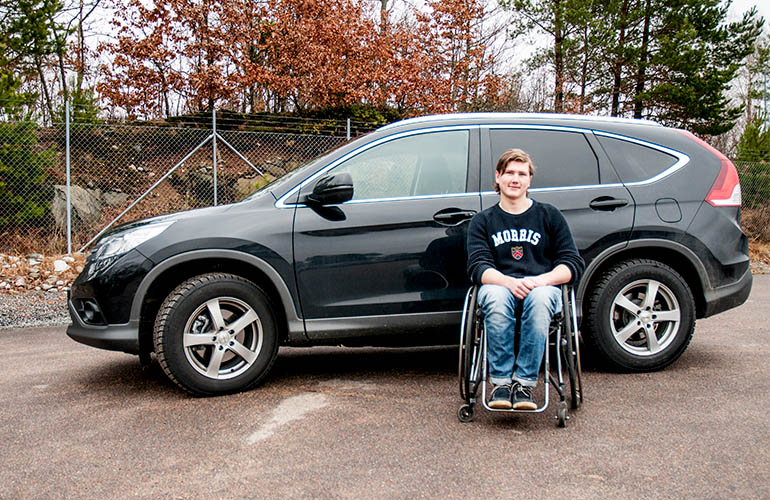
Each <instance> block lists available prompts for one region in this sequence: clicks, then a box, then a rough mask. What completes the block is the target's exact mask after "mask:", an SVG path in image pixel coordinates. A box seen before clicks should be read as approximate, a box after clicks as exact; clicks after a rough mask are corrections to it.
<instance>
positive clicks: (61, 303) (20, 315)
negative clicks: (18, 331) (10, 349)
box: [0, 291, 70, 330]
mask: <svg viewBox="0 0 770 500" xmlns="http://www.w3.org/2000/svg"><path fill="white" fill-rule="evenodd" d="M69 322H70V316H69V312H68V311H67V294H66V293H62V292H58V291H57V292H37V291H34V292H30V293H25V294H20V295H11V294H5V293H4V294H0V330H3V329H7V328H24V327H29V326H58V325H66V324H68V323H69Z"/></svg>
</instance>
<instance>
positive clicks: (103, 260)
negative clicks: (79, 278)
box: [87, 221, 174, 279]
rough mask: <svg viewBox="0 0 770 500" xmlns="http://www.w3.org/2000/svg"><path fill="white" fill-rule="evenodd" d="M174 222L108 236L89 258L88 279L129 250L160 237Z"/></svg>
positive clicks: (151, 225)
mask: <svg viewBox="0 0 770 500" xmlns="http://www.w3.org/2000/svg"><path fill="white" fill-rule="evenodd" d="M173 223H174V221H169V222H158V223H156V224H147V225H145V226H139V227H136V228H132V229H127V230H125V231H123V232H120V233H116V234H113V235H111V236H107V237H106V238H104V239H103V240H102V241H100V242H99V244H98V245H97V246H96V248H94V249H93V250H92V251H91V255H89V256H88V259H87V261H88V263H89V264H90V265H89V266H88V279H91V278H92V277H94V276H96V275H97V274H98V273H100V272H102V271H104V270H105V269H107V268H108V267H110V266H111V265H112V263H113V262H115V261H116V260H118V258H119V257H120V256H121V255H123V254H125V253H127V252H128V251H129V250H131V249H133V248H136V247H137V246H139V245H141V244H142V243H144V242H145V241H147V240H149V239H150V238H154V237H156V236H158V235H159V234H160V233H162V232H163V231H165V230H166V229H168V227H169V226H170V225H171V224H173Z"/></svg>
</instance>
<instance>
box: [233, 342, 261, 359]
mask: <svg viewBox="0 0 770 500" xmlns="http://www.w3.org/2000/svg"><path fill="white" fill-rule="evenodd" d="M230 350H232V351H233V352H235V353H236V354H238V355H239V356H240V357H242V358H243V359H245V360H246V362H247V363H248V364H253V363H254V362H255V361H256V360H257V353H256V352H254V351H251V350H249V348H248V347H246V346H245V345H243V344H241V343H240V342H238V341H236V342H235V345H233V346H231V347H230Z"/></svg>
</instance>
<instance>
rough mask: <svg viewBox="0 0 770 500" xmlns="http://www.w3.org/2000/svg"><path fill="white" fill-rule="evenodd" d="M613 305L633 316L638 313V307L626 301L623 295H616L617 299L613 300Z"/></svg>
mask: <svg viewBox="0 0 770 500" xmlns="http://www.w3.org/2000/svg"><path fill="white" fill-rule="evenodd" d="M615 305H616V306H620V307H622V308H623V309H625V310H627V311H628V312H630V313H631V314H633V315H634V316H636V313H637V312H639V306H638V305H636V304H634V303H633V302H631V301H630V300H628V298H627V297H626V296H625V295H620V294H618V297H616V298H615Z"/></svg>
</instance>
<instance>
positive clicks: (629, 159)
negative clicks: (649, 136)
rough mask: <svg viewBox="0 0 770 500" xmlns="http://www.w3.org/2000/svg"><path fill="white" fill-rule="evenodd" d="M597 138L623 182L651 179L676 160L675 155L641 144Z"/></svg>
mask: <svg viewBox="0 0 770 500" xmlns="http://www.w3.org/2000/svg"><path fill="white" fill-rule="evenodd" d="M597 138H598V139H599V143H600V144H601V145H602V147H603V148H604V150H605V151H606V152H607V156H609V157H610V160H611V161H612V164H613V165H614V166H615V170H616V171H617V172H618V175H619V176H620V179H621V180H622V181H623V182H640V181H645V180H647V179H652V178H653V177H655V176H656V175H658V174H659V173H661V172H663V171H665V170H666V169H667V168H669V167H671V166H672V165H674V164H675V163H676V162H677V158H676V157H675V156H672V155H670V154H668V153H664V152H663V151H660V150H657V149H654V148H651V147H647V146H644V145H642V144H636V143H634V142H630V141H625V140H623V139H616V138H614V137H605V136H602V135H597Z"/></svg>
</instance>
